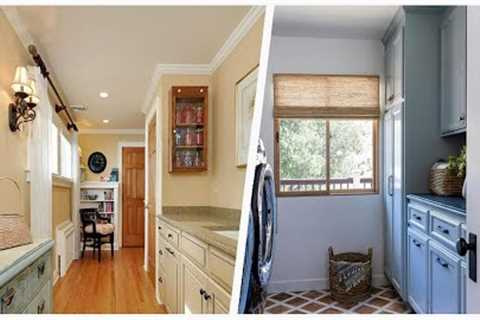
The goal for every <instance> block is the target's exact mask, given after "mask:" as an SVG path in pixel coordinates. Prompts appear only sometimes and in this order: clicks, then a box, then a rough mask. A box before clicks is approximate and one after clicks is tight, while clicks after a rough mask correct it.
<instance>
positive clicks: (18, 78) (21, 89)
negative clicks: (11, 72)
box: [12, 67, 33, 98]
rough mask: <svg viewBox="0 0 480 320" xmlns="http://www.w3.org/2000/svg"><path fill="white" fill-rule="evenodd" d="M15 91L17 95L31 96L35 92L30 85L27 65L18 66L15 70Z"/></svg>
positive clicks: (13, 84) (13, 86)
mask: <svg viewBox="0 0 480 320" xmlns="http://www.w3.org/2000/svg"><path fill="white" fill-rule="evenodd" d="M12 89H13V92H15V95H20V96H23V97H24V98H25V97H26V96H29V95H31V94H32V93H33V89H32V88H31V87H30V85H29V81H28V71H27V68H25V67H17V70H16V71H15V78H14V79H13V83H12Z"/></svg>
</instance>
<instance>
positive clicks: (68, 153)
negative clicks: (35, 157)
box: [60, 134, 72, 179]
mask: <svg viewBox="0 0 480 320" xmlns="http://www.w3.org/2000/svg"><path fill="white" fill-rule="evenodd" d="M60 141H61V144H60V161H61V165H60V169H61V176H62V177H65V178H70V179H71V178H72V145H71V144H70V141H68V139H67V138H65V136H64V135H63V134H60Z"/></svg>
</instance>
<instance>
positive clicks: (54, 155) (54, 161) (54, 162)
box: [50, 123, 60, 175]
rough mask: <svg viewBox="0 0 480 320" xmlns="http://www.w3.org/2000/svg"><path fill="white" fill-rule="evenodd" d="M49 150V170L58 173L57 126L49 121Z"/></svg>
mask: <svg viewBox="0 0 480 320" xmlns="http://www.w3.org/2000/svg"><path fill="white" fill-rule="evenodd" d="M50 129H51V133H50V146H51V147H50V151H51V158H50V162H51V163H50V165H51V170H52V174H57V175H58V174H60V172H59V171H58V169H59V165H58V128H57V127H56V126H55V125H54V124H53V123H51V124H50Z"/></svg>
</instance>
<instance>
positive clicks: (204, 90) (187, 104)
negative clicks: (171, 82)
mask: <svg viewBox="0 0 480 320" xmlns="http://www.w3.org/2000/svg"><path fill="white" fill-rule="evenodd" d="M207 111H208V87H172V108H171V116H170V119H171V121H170V126H171V129H172V132H171V135H170V139H169V142H170V161H169V172H171V173H172V172H200V171H206V170H207V168H208V166H207V155H208V152H207V144H208V133H207V130H208V116H207V115H208V112H207Z"/></svg>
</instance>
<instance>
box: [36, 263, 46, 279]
mask: <svg viewBox="0 0 480 320" xmlns="http://www.w3.org/2000/svg"><path fill="white" fill-rule="evenodd" d="M37 273H38V274H37V276H38V278H39V279H40V278H41V277H42V276H43V274H44V273H45V262H43V263H42V264H40V265H38V266H37Z"/></svg>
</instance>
